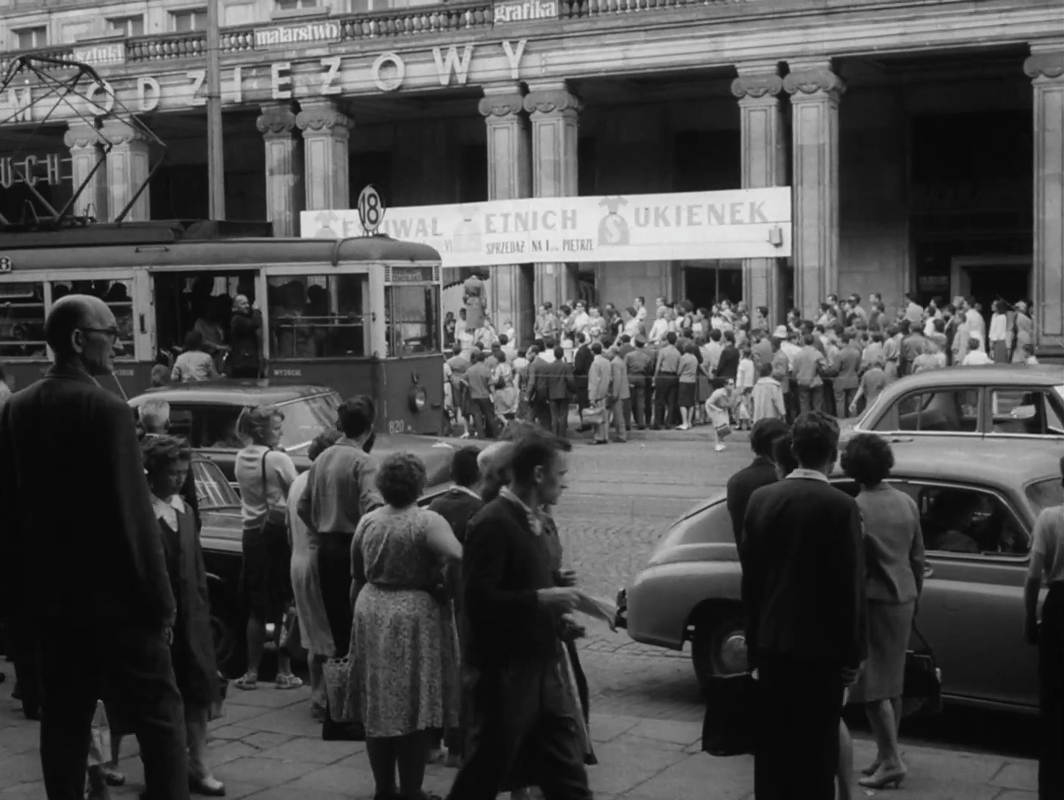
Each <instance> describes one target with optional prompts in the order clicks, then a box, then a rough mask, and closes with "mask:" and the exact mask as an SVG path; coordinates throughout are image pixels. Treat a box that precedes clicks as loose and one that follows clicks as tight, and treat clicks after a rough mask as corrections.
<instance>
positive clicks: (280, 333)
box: [267, 274, 369, 359]
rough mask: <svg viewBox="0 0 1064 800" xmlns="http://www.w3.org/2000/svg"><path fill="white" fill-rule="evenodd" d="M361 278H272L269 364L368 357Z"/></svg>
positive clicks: (366, 288)
mask: <svg viewBox="0 0 1064 800" xmlns="http://www.w3.org/2000/svg"><path fill="white" fill-rule="evenodd" d="M368 284H369V279H368V277H367V276H366V275H364V274H363V275H359V274H349V275H273V276H270V277H269V278H268V279H267V285H268V288H267V291H268V293H269V304H270V308H269V312H270V313H269V328H270V354H271V355H272V357H273V358H278V359H284V358H335V357H345V356H348V357H350V356H365V355H366V354H367V352H368V349H369V348H368V346H367V345H368V342H367V338H368V336H369V327H368V326H367V325H366V318H367V316H368V314H369V309H368V303H369V286H368Z"/></svg>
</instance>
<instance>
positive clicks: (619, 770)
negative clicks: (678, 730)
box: [588, 734, 693, 796]
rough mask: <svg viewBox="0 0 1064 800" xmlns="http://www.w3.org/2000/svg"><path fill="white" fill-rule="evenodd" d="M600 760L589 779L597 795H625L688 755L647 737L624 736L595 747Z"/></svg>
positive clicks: (592, 768) (590, 768)
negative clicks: (656, 743) (655, 742)
mask: <svg viewBox="0 0 1064 800" xmlns="http://www.w3.org/2000/svg"><path fill="white" fill-rule="evenodd" d="M595 755H596V756H598V761H599V763H598V764H597V765H595V766H593V767H588V778H589V780H590V783H591V788H592V789H594V791H595V794H596V796H597V795H598V794H599V793H602V794H606V795H609V794H623V793H625V792H630V791H632V790H633V789H635V788H636V787H638V786H641V785H642V784H644V783H646V782H647V781H648V780H650V779H651V778H653V777H654V776H655V775H657V774H658V773H659V772H661V771H662V770H664V769H665V768H667V767H670V766H672V765H673V764H676V763H679V762H680V761H683V760H684V759H685V758H693V756H687V755H685V754H684V753H682V752H679V751H677V750H673V749H664V748H662V747H661V746H655V745H654V744H653V743H651V742H649V741H648V740H646V739H636V738H634V737H628V736H627V734H625V736H623V737H621V738H619V739H616V740H614V741H613V742H609V743H607V744H603V745H601V746H599V747H596V748H595Z"/></svg>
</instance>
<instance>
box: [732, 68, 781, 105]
mask: <svg viewBox="0 0 1064 800" xmlns="http://www.w3.org/2000/svg"><path fill="white" fill-rule="evenodd" d="M781 91H783V78H781V77H780V76H779V74H778V73H777V72H775V71H773V72H762V73H755V74H743V72H742V71H740V73H739V77H738V78H736V79H735V80H733V81H732V85H731V92H732V94H733V95H735V96H736V97H738V98H739V99H740V100H744V99H747V98H753V99H760V98H770V99H774V98H775V97H776V95H778V94H779V93H780V92H781Z"/></svg>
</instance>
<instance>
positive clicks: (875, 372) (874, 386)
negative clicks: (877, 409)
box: [850, 357, 889, 414]
mask: <svg viewBox="0 0 1064 800" xmlns="http://www.w3.org/2000/svg"><path fill="white" fill-rule="evenodd" d="M888 380H889V379H888V378H887V373H886V371H885V370H884V369H883V359H882V357H878V358H876V360H875V361H873V362H872V365H871V366H870V367H869V368H868V369H867V370H865V373H864V374H863V375H862V376H861V385H860V386H858V387H857V393H856V394H855V395H854V396H853V401H852V402H851V403H850V413H851V414H856V413H857V409H858V408H859V405H858V404H859V403H860V402H861V400H862V399H863V400H864V403H865V404H864V407H865V408H868V407H869V406H871V405H872V403H874V402H876V399H877V398H878V397H879V394H880V392H882V391H883V390H884V389H885V388H886V386H887V382H888Z"/></svg>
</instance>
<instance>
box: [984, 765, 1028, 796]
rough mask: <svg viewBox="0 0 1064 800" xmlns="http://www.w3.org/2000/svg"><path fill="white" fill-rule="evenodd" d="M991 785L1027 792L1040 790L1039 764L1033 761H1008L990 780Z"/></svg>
mask: <svg viewBox="0 0 1064 800" xmlns="http://www.w3.org/2000/svg"><path fill="white" fill-rule="evenodd" d="M990 785H991V786H1000V787H1002V788H1004V789H1021V790H1023V791H1027V792H1037V791H1038V765H1037V764H1032V763H1029V762H1028V763H1012V762H1008V763H1006V764H1005V766H1004V767H1002V769H1001V771H1000V772H999V773H998V774H997V775H995V776H994V779H993V780H992V781H990Z"/></svg>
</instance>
